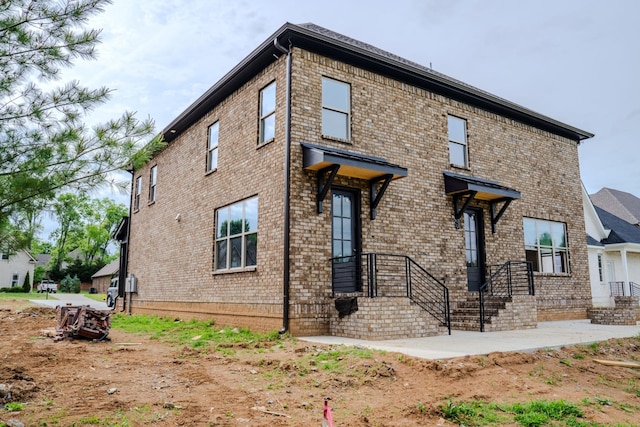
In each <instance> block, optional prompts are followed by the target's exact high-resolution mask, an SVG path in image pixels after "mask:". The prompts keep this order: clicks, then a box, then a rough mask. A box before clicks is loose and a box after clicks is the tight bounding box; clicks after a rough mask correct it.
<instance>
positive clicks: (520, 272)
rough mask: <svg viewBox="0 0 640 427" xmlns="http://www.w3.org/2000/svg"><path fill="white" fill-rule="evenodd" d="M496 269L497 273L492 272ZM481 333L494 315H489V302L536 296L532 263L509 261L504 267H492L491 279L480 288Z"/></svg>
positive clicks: (490, 271)
mask: <svg viewBox="0 0 640 427" xmlns="http://www.w3.org/2000/svg"><path fill="white" fill-rule="evenodd" d="M494 269H496V271H495V272H492V271H493V270H494ZM478 294H479V299H480V332H484V324H485V322H487V321H488V320H489V319H490V318H491V315H492V314H488V313H487V310H486V309H485V308H486V304H487V302H488V301H494V302H497V301H500V300H503V299H504V298H511V297H512V296H513V295H535V288H534V284H533V265H532V264H531V262H530V261H507V262H506V263H504V264H502V265H495V266H491V267H490V270H489V279H488V280H487V281H486V282H484V283H483V284H482V286H480V289H479V292H478Z"/></svg>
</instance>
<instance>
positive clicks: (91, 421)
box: [80, 415, 102, 425]
mask: <svg viewBox="0 0 640 427" xmlns="http://www.w3.org/2000/svg"><path fill="white" fill-rule="evenodd" d="M80 423H81V424H82V425H84V424H89V425H100V424H101V423H102V420H101V419H100V418H99V417H96V416H95V415H92V416H90V417H84V418H80Z"/></svg>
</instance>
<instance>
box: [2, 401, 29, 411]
mask: <svg viewBox="0 0 640 427" xmlns="http://www.w3.org/2000/svg"><path fill="white" fill-rule="evenodd" d="M25 406H27V405H26V404H25V403H19V402H9V403H6V404H5V405H4V408H5V409H6V410H7V411H15V412H19V411H22V410H23V409H24V407H25Z"/></svg>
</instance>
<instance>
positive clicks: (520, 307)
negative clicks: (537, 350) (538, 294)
mask: <svg viewBox="0 0 640 427" xmlns="http://www.w3.org/2000/svg"><path fill="white" fill-rule="evenodd" d="M536 313H537V312H536V298H535V297H534V296H531V295H514V296H513V297H512V300H511V302H508V303H507V304H506V306H505V308H504V309H502V310H499V312H498V316H496V317H494V318H493V321H492V323H491V324H490V325H485V331H486V332H495V331H511V330H517V329H535V328H536V327H537V326H538V321H537V320H538V319H537V314H536Z"/></svg>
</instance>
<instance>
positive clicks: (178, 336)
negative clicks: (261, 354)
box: [111, 314, 281, 353]
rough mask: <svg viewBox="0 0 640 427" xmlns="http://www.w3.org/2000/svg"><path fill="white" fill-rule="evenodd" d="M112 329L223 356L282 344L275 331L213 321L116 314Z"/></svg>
mask: <svg viewBox="0 0 640 427" xmlns="http://www.w3.org/2000/svg"><path fill="white" fill-rule="evenodd" d="M111 327H112V328H115V329H119V330H122V331H125V332H129V333H133V334H137V335H143V336H148V337H150V338H151V339H157V340H160V341H163V342H166V343H169V344H173V345H187V346H189V347H192V348H200V349H208V348H215V349H216V350H219V351H222V352H223V353H230V352H231V353H232V352H233V351H232V350H233V349H234V348H235V347H239V348H260V347H262V346H264V345H267V344H270V345H275V344H277V343H280V342H281V339H280V336H279V335H278V332H277V331H273V332H271V333H268V334H259V333H254V332H251V331H250V330H249V329H247V328H217V327H215V324H214V322H213V321H212V320H210V321H202V320H180V319H173V318H168V317H158V316H149V315H140V314H134V315H131V316H125V315H122V314H116V315H115V316H113V317H112V321H111Z"/></svg>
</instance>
